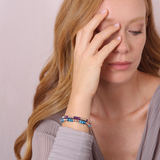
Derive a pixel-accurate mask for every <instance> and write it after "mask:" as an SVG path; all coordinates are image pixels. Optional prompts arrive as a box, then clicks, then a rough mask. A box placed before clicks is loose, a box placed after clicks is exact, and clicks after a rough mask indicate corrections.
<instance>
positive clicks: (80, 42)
mask: <svg viewBox="0 0 160 160" xmlns="http://www.w3.org/2000/svg"><path fill="white" fill-rule="evenodd" d="M107 16H108V10H107V11H106V12H105V13H98V14H96V15H95V16H94V17H93V18H92V19H91V21H90V22H89V23H88V24H87V25H86V26H85V27H84V28H82V29H81V30H79V31H78V33H77V37H76V45H75V51H74V71H73V83H72V93H74V94H78V95H82V96H85V97H86V96H87V97H89V98H91V99H92V98H93V96H94V94H95V93H96V90H97V87H98V83H99V78H100V72H101V67H102V64H103V61H104V60H105V59H106V57H107V56H108V55H109V54H110V53H111V52H112V51H113V50H114V49H115V47H116V46H117V45H118V44H119V43H120V41H121V37H119V38H120V39H114V40H112V41H111V42H110V43H109V44H107V45H105V46H104V47H103V48H102V49H100V50H99V48H100V47H101V45H102V44H103V42H104V41H105V40H106V39H107V38H109V37H110V36H111V35H112V34H113V33H115V32H116V31H118V30H119V29H120V26H118V27H115V26H109V27H107V28H106V29H104V30H103V31H101V32H100V33H97V34H96V35H95V36H94V37H93V34H94V31H95V29H96V28H97V27H98V26H99V24H100V23H101V22H102V21H103V20H104V18H106V17H107ZM92 37H93V38H92Z"/></svg>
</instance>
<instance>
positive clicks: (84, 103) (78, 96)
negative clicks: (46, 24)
mask: <svg viewBox="0 0 160 160" xmlns="http://www.w3.org/2000/svg"><path fill="white" fill-rule="evenodd" d="M54 49H55V51H54V54H53V56H52V57H51V58H50V60H49V61H48V63H47V65H46V66H45V68H44V69H43V70H42V73H41V75H40V84H39V86H38V88H37V92H36V94H35V98H34V111H33V114H32V115H31V117H30V118H29V124H28V128H27V129H26V130H25V131H24V132H23V133H22V135H21V136H20V137H19V138H18V139H17V140H16V142H15V148H14V149H15V154H16V156H17V159H21V156H20V150H21V148H22V146H23V144H24V143H25V142H26V145H27V148H26V151H25V155H24V158H23V160H29V159H32V160H47V159H49V160H58V159H69V160H78V159H81V160H82V159H83V160H103V159H106V160H135V159H136V160H158V159H160V143H159V137H158V136H159V134H160V131H159V126H160V125H159V124H160V123H159V122H160V113H159V112H160V102H159V95H160V85H159V84H160V78H159V74H158V71H159V68H160V38H159V36H158V34H157V32H156V29H155V24H154V19H153V11H152V3H151V0H141V1H139V0H129V1H128V0H96V1H94V0H76V1H73V0H64V2H63V4H62V6H61V9H60V11H59V14H58V16H57V19H56V23H55V42H54ZM63 115H69V116H78V117H80V118H85V119H88V120H89V122H90V123H91V125H92V129H91V132H89V130H90V129H89V128H90V126H89V125H90V123H88V122H86V121H85V120H84V121H85V123H86V124H87V125H86V124H81V123H82V122H81V123H80V122H79V121H77V122H79V123H77V122H75V121H73V119H72V118H73V117H72V118H71V119H70V120H72V121H73V122H69V121H66V119H68V117H67V118H66V119H62V122H63V123H61V118H62V116H63ZM74 118H75V117H74ZM75 119H76V118H75ZM75 119H74V120H75ZM92 144H93V145H92Z"/></svg>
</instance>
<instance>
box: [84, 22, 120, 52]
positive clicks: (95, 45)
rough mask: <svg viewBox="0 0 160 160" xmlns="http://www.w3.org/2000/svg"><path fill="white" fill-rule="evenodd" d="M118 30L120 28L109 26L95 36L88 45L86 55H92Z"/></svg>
mask: <svg viewBox="0 0 160 160" xmlns="http://www.w3.org/2000/svg"><path fill="white" fill-rule="evenodd" d="M119 29H120V26H117V25H116V26H109V27H107V28H106V29H105V30H103V31H101V32H100V33H98V34H96V35H95V36H94V38H93V40H92V42H91V43H90V45H89V47H88V48H87V50H90V52H88V54H94V53H95V51H96V50H98V49H99V48H100V46H101V45H102V44H103V42H104V41H105V40H106V39H108V38H109V37H110V36H111V35H112V34H113V33H115V32H117V31H118V30H119Z"/></svg>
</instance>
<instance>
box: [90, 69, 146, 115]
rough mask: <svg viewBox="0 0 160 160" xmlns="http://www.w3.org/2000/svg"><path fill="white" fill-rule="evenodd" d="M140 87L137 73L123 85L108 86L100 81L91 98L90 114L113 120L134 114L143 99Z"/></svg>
mask: <svg viewBox="0 0 160 160" xmlns="http://www.w3.org/2000/svg"><path fill="white" fill-rule="evenodd" d="M141 86H142V83H141V79H140V76H139V72H138V71H137V72H135V74H134V76H133V77H132V79H130V80H129V81H128V82H125V83H123V84H109V83H107V82H105V81H104V80H102V79H101V80H100V83H99V87H98V89H97V92H96V94H95V96H94V97H93V101H92V108H91V114H92V113H93V114H94V113H96V115H100V116H101V117H102V116H106V115H107V117H112V118H114V117H122V116H125V115H127V114H130V113H133V112H135V111H136V110H138V109H139V107H140V106H141V103H142V99H143V96H142V93H141V92H142V91H141Z"/></svg>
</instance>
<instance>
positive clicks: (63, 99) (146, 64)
mask: <svg viewBox="0 0 160 160" xmlns="http://www.w3.org/2000/svg"><path fill="white" fill-rule="evenodd" d="M102 1H103V0H96V1H95V0H64V1H63V3H62V5H61V8H60V11H59V13H58V15H57V18H56V22H55V28H54V52H53V54H52V55H51V56H50V57H49V59H48V60H47V62H46V65H45V66H44V67H43V69H42V71H41V73H40V77H39V80H40V83H39V85H38V87H37V90H36V93H35V96H34V102H33V113H32V115H31V116H30V118H29V120H28V127H27V128H26V130H25V131H24V132H23V133H22V134H21V135H20V136H19V137H18V138H17V140H16V141H15V145H14V152H15V155H16V157H17V159H18V160H30V159H31V157H32V137H33V133H34V130H35V129H36V127H37V126H38V124H39V123H40V122H41V121H42V120H44V119H46V118H48V117H49V116H51V115H53V114H56V113H58V112H60V111H62V110H63V109H65V108H67V105H68V102H69V98H70V93H71V89H72V74H73V55H74V48H75V38H76V34H77V32H78V30H80V29H81V28H82V27H84V26H85V25H86V24H87V23H88V22H89V20H90V19H91V18H92V17H93V15H94V14H95V12H96V11H97V9H98V8H99V6H100V5H101V3H102ZM145 3H146V9H147V12H146V19H147V18H148V23H147V28H146V34H147V39H146V44H145V46H144V50H143V53H142V59H141V62H140V65H139V67H138V70H140V71H143V72H145V73H148V74H151V75H154V76H157V77H159V74H158V71H159V68H160V38H159V36H158V33H157V30H156V28H155V22H154V17H153V9H152V2H151V0H145ZM24 143H26V150H25V154H24V157H23V158H22V157H21V155H20V151H21V149H22V147H23V145H24Z"/></svg>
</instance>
